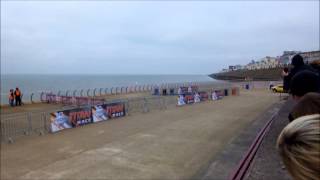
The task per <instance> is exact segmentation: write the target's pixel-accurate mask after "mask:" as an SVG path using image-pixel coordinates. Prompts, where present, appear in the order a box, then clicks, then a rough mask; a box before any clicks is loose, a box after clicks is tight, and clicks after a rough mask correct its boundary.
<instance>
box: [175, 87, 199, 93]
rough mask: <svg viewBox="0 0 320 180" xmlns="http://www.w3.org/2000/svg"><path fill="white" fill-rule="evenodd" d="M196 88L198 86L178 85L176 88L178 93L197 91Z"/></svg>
mask: <svg viewBox="0 0 320 180" xmlns="http://www.w3.org/2000/svg"><path fill="white" fill-rule="evenodd" d="M198 89H199V88H198V86H189V87H180V88H179V89H178V94H188V93H195V92H197V91H198Z"/></svg>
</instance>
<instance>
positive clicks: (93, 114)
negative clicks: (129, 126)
mask: <svg viewBox="0 0 320 180" xmlns="http://www.w3.org/2000/svg"><path fill="white" fill-rule="evenodd" d="M125 114H126V113H125V104H124V103H123V102H118V103H110V104H102V105H95V106H89V107H84V108H75V109H69V110H64V111H57V112H54V113H51V114H50V125H51V132H58V131H61V130H63V129H69V128H74V127H78V126H83V125H87V124H90V123H95V122H100V121H106V120H108V119H110V118H117V117H122V116H125Z"/></svg>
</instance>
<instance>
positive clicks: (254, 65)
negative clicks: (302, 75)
mask: <svg viewBox="0 0 320 180" xmlns="http://www.w3.org/2000/svg"><path fill="white" fill-rule="evenodd" d="M296 54H300V55H301V56H302V57H303V58H304V61H305V63H312V62H315V61H320V51H308V52H301V51H284V52H283V54H282V55H281V56H277V57H270V56H266V57H263V58H261V59H259V61H254V60H251V62H250V63H248V64H247V65H230V66H229V68H228V69H223V70H222V71H221V72H229V71H236V70H258V69H269V68H276V67H281V66H288V65H289V64H291V59H292V57H293V56H294V55H296Z"/></svg>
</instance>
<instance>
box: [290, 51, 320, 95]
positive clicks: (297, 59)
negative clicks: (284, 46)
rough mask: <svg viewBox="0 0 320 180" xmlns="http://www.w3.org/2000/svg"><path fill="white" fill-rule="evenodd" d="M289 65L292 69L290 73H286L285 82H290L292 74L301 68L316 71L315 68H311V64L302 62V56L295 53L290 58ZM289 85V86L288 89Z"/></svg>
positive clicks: (301, 69)
mask: <svg viewBox="0 0 320 180" xmlns="http://www.w3.org/2000/svg"><path fill="white" fill-rule="evenodd" d="M291 65H292V66H293V68H292V70H291V71H290V73H289V74H288V76H287V78H286V82H285V84H286V83H288V84H290V83H291V79H292V78H293V76H294V75H295V74H297V73H298V72H300V71H303V70H309V71H312V72H316V70H315V69H313V68H312V67H311V66H309V65H306V64H304V62H303V57H302V56H301V55H299V54H297V55H295V56H294V57H293V58H292V60H291ZM290 88H291V87H289V89H287V90H290Z"/></svg>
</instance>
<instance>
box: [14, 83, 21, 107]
mask: <svg viewBox="0 0 320 180" xmlns="http://www.w3.org/2000/svg"><path fill="white" fill-rule="evenodd" d="M21 95H22V94H21V91H20V90H19V88H18V87H17V88H16V90H15V91H14V96H15V98H16V106H18V105H19V106H21Z"/></svg>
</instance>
